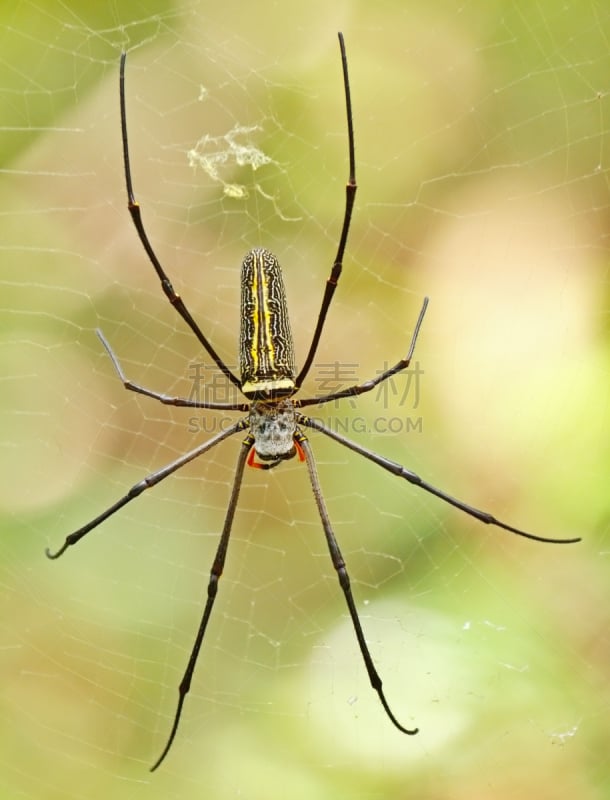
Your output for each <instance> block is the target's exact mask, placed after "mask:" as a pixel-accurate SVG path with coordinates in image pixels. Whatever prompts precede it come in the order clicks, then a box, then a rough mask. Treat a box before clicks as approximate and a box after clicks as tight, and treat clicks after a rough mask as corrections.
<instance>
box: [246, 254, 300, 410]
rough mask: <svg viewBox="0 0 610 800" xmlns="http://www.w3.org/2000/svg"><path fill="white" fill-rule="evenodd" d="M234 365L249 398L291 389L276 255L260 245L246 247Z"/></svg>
mask: <svg viewBox="0 0 610 800" xmlns="http://www.w3.org/2000/svg"><path fill="white" fill-rule="evenodd" d="M240 309H241V322H240V334H239V367H240V372H241V390H242V392H243V393H244V394H245V395H246V397H249V398H251V399H273V398H276V397H282V396H285V395H290V394H292V393H293V392H294V391H295V372H296V370H295V363H294V346H293V343H292V331H291V329H290V320H289V319H288V307H287V305H286V291H285V289H284V280H283V278H282V270H281V267H280V264H279V262H278V260H277V258H276V257H275V256H274V255H273V253H271V252H270V251H269V250H266V249H264V248H262V247H259V248H255V249H254V250H250V251H249V252H248V253H247V254H246V256H245V258H244V260H243V263H242V267H241V306H240Z"/></svg>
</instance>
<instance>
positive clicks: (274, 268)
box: [46, 33, 579, 771]
mask: <svg viewBox="0 0 610 800" xmlns="http://www.w3.org/2000/svg"><path fill="white" fill-rule="evenodd" d="M339 46H340V51H341V64H342V69H343V88H344V93H345V106H346V112H347V143H348V159H349V177H348V181H347V185H346V192H345V210H344V214H343V225H342V229H341V234H340V238H339V245H338V248H337V253H336V256H335V260H334V262H333V264H332V268H331V271H330V275H329V277H328V279H327V281H326V287H325V290H324V294H323V297H322V303H321V307H320V311H319V313H318V318H317V321H316V325H315V328H314V331H313V335H312V340H311V344H310V346H309V351H308V353H307V356H306V358H305V361H304V363H303V366H302V367H301V369H300V371H298V372H297V369H296V366H295V357H294V348H293V343H292V332H291V328H290V321H289V318H288V310H287V306H286V295H285V291H284V283H283V279H282V272H281V269H280V265H279V262H278V260H277V258H276V257H275V256H274V255H273V253H271V252H269V250H266V249H264V248H256V249H253V250H250V252H249V253H247V255H246V256H245V258H244V260H243V263H242V268H241V314H240V317H241V324H240V337H239V367H240V377H237V375H235V374H234V373H233V372H232V371H231V370H230V369H229V367H227V365H226V364H225V362H224V361H223V359H222V358H221V357H220V356H219V355H218V353H217V352H216V350H215V349H214V347H213V346H212V344H211V343H210V341H209V340H208V338H207V336H206V335H205V334H204V333H203V331H202V330H201V328H200V327H199V325H198V324H197V322H196V321H195V319H194V318H193V317H192V316H191V314H190V312H189V311H188V309H187V307H186V305H185V303H184V302H183V300H182V299H181V297H180V296H179V295H178V294H177V293H176V292H175V291H174V288H173V286H172V284H171V281H170V279H169V278H168V276H167V274H166V272H165V270H164V268H163V267H162V266H161V262H160V261H159V259H158V257H157V255H156V253H155V251H154V249H153V247H152V245H151V243H150V240H149V238H148V235H147V233H146V231H145V228H144V223H143V222H142V216H141V211H140V206H139V204H138V202H137V200H136V199H135V195H134V191H133V186H132V179H131V166H130V160H129V148H128V140H127V116H126V103H125V63H126V58H127V56H126V53H123V54H122V55H121V62H120V74H119V96H120V110H121V136H122V143H123V161H124V171H125V183H126V188H127V199H128V209H129V213H130V215H131V218H132V220H133V224H134V225H135V228H136V231H137V233H138V237H139V239H140V242H141V243H142V246H143V247H144V250H145V251H146V254H147V255H148V258H149V260H150V262H151V264H152V266H153V268H154V269H155V272H156V273H157V276H158V278H159V280H160V282H161V287H162V289H163V291H164V293H165V295H166V297H167V299H168V300H169V302H170V304H171V305H172V306H173V308H175V309H176V311H177V312H178V314H179V315H180V316H181V317H182V319H183V320H184V321H185V322H186V324H187V326H188V327H189V328H190V329H191V331H192V332H193V333H194V334H195V336H196V337H197V339H198V340H199V342H200V344H201V345H202V347H203V348H204V350H205V351H206V352H207V354H208V355H209V356H210V358H211V359H212V360H213V361H214V362H215V364H216V366H217V367H218V369H219V370H220V371H221V372H222V373H223V374H224V375H225V377H226V378H227V379H228V380H229V381H230V382H231V383H232V384H233V385H234V386H235V387H237V389H239V391H240V392H241V393H242V394H243V395H244V397H245V398H246V402H241V403H215V402H200V401H198V400H192V399H185V398H181V397H172V396H169V395H166V394H162V393H159V392H156V391H153V390H152V389H147V388H145V387H144V386H141V385H139V384H137V383H134V382H133V381H131V380H129V379H127V377H126V376H125V374H124V372H123V369H122V367H121V365H120V363H119V361H118V359H117V357H116V355H115V354H114V352H113V350H112V348H111V347H110V344H109V343H108V342H107V341H106V339H105V338H104V336H103V334H102V333H101V331H98V332H97V333H98V336H99V338H100V340H101V342H102V344H103V346H104V347H105V349H106V351H107V353H108V355H109V357H110V359H111V361H112V363H113V365H114V368H115V370H116V372H117V374H118V376H119V378H120V380H121V381H122V383H123V386H124V387H125V389H128V390H129V391H132V392H137V393H138V394H142V395H145V396H147V397H151V398H153V399H154V400H157V401H159V402H161V403H165V404H167V405H173V406H183V407H189V408H202V409H210V410H223V411H237V412H241V413H242V414H245V416H242V417H241V418H240V419H238V420H237V421H236V422H234V423H233V424H232V425H231V426H229V427H227V428H226V429H224V430H222V431H221V432H220V433H218V434H216V435H215V436H213V437H212V438H210V439H208V440H207V441H205V442H203V444H199V445H197V447H194V448H193V449H192V450H190V451H189V452H187V453H185V454H184V455H182V456H180V457H179V458H177V459H176V460H175V461H172V462H171V463H170V464H166V465H165V466H164V467H161V469H159V470H157V471H156V472H153V473H151V474H150V475H147V476H146V477H145V478H143V479H142V480H141V481H139V482H138V483H136V484H135V485H134V486H132V487H131V489H129V491H128V492H127V493H126V494H125V495H124V496H123V497H121V498H120V499H119V500H117V502H115V503H114V504H113V505H111V506H110V507H109V508H107V509H106V510H105V511H103V512H102V513H101V514H99V515H98V516H97V517H95V518H94V519H92V520H91V521H90V522H88V523H87V524H86V525H83V526H82V527H81V528H79V529H78V530H76V531H74V532H73V533H71V534H70V535H69V536H67V537H66V539H65V541H64V543H63V545H62V546H61V547H60V548H59V549H58V550H56V551H54V552H52V551H50V550H49V549H47V551H46V553H47V556H48V557H49V558H51V559H55V558H59V556H61V555H62V554H63V553H64V552H65V551H66V550H67V549H68V548H69V547H71V546H72V545H75V544H76V543H77V542H79V541H80V540H81V539H82V538H83V537H84V536H86V535H87V534H88V533H89V532H90V531H92V530H93V529H94V528H97V526H98V525H100V524H101V523H102V522H104V521H105V520H107V519H108V518H109V517H111V516H112V515H113V514H115V513H116V512H117V511H118V510H119V509H121V508H122V507H123V506H125V505H127V503H130V502H131V501H132V500H135V498H136V497H138V496H139V495H141V494H142V492H144V491H145V490H146V489H149V488H151V487H152V486H155V485H156V484H158V483H160V482H161V481H162V480H165V478H167V477H169V476H170V475H172V474H173V473H174V472H176V471H177V470H179V469H180V468H181V467H183V466H184V465H185V464H188V463H189V462H191V461H193V460H194V459H196V458H199V456H202V455H204V453H207V452H208V451H209V450H211V449H212V448H213V447H216V445H218V444H220V443H221V442H223V441H224V440H225V439H229V438H230V437H231V436H234V435H236V434H239V433H243V432H247V433H246V436H245V438H244V439H243V440H242V443H241V447H240V449H239V455H238V458H237V465H236V469H235V474H234V477H233V483H232V488H231V493H230V497H229V503H228V507H227V512H226V516H225V520H224V525H223V528H222V532H221V534H220V541H219V543H218V547H217V550H216V554H215V556H214V560H213V563H212V567H211V571H210V578H209V583H208V589H207V600H206V603H205V606H204V609H203V614H202V617H201V621H200V623H199V628H198V630H197V635H196V637H195V642H194V644H193V648H192V651H191V654H190V657H189V660H188V663H187V666H186V669H185V672H184V675H183V677H182V680H181V682H180V685H179V687H178V703H177V707H176V711H175V715H174V720H173V724H172V727H171V730H170V733H169V736H168V738H167V741H166V743H165V747H164V748H163V751H162V752H161V755H160V756H159V758H158V759H157V761H156V762H155V763H154V764H153V766H152V767H151V771H154V770H156V769H157V767H159V765H160V764H161V763H162V762H163V760H164V759H165V757H166V755H167V754H168V752H169V750H170V748H171V746H172V743H173V741H174V738H175V736H176V733H177V731H178V726H179V723H180V718H181V715H182V710H183V706H184V701H185V699H186V696H187V694H188V692H189V690H190V686H191V681H192V678H193V673H194V670H195V665H196V663H197V658H198V655H199V651H200V649H201V645H202V643H203V639H204V636H205V632H206V629H207V625H208V622H209V619H210V615H211V613H212V608H213V606H214V602H215V600H216V594H217V590H218V582H219V580H220V577H221V575H222V572H223V569H224V565H225V558H226V555H227V549H228V545H229V538H230V535H231V528H232V525H233V518H234V516H235V510H236V507H237V501H238V498H239V492H240V488H241V484H242V479H243V476H244V470H245V467H246V466H250V467H254V468H257V469H264V470H267V469H274V468H275V467H277V466H279V465H280V464H281V463H282V461H285V460H287V459H290V458H294V457H295V456H297V457H298V458H299V459H300V461H303V462H305V464H306V466H307V470H308V474H309V480H310V483H311V488H312V492H313V496H314V500H315V503H316V505H317V509H318V513H319V515H320V520H321V523H322V528H323V531H324V535H325V537H326V543H327V546H328V550H329V553H330V557H331V560H332V564H333V567H334V569H335V570H336V572H337V576H338V579H339V584H340V586H341V589H342V591H343V595H344V597H345V601H346V603H347V609H348V612H349V616H350V619H351V622H352V625H353V628H354V631H355V634H356V638H357V641H358V646H359V648H360V652H361V654H362V658H363V661H364V665H365V667H366V671H367V673H368V677H369V679H370V682H371V685H372V687H373V689H374V690H375V691H376V692H377V695H378V697H379V700H380V701H381V704H382V706H383V708H384V710H385V712H386V714H387V715H388V717H389V718H390V720H391V721H392V723H393V724H394V725H395V726H396V728H398V730H400V731H402V732H403V733H406V734H409V735H413V734H416V733H417V732H418V729H417V728H407V727H404V726H403V725H402V724H401V723H400V722H399V721H398V719H397V718H396V716H395V715H394V713H393V711H392V709H391V708H390V705H389V704H388V701H387V700H386V697H385V694H384V691H383V687H382V681H381V678H380V676H379V673H378V672H377V669H376V668H375V665H374V663H373V659H372V657H371V654H370V652H369V648H368V645H367V642H366V638H365V636H364V632H363V629H362V625H361V623H360V618H359V616H358V611H357V609H356V604H355V601H354V597H353V594H352V590H351V586H350V579H349V575H348V572H347V569H346V566H345V561H344V560H343V556H342V554H341V550H340V548H339V545H338V543H337V540H336V538H335V534H334V532H333V529H332V525H331V522H330V518H329V515H328V512H327V509H326V503H325V501H324V497H323V494H322V490H321V487H320V482H319V479H318V474H317V470H316V465H315V461H314V456H313V452H312V449H311V446H310V444H309V440H308V438H307V437H306V436H305V434H304V432H303V430H304V429H309V430H312V431H315V432H317V433H321V434H323V435H324V436H327V437H329V438H330V439H333V440H334V441H335V442H338V443H339V444H341V445H343V446H344V447H347V448H348V449H349V450H351V451H353V452H354V453H357V454H358V455H361V456H364V458H366V459H368V460H369V461H371V462H373V463H374V464H377V466H379V467H381V468H382V469H384V470H386V471H387V472H389V473H390V474H392V475H395V476H396V477H398V478H402V479H403V480H405V481H407V482H408V483H411V484H413V485H415V486H417V487H419V488H420V489H423V490H424V491H426V492H429V493H430V494H433V495H435V496H436V497H438V498H439V499H441V500H443V501H444V502H445V503H449V504H450V505H452V506H454V507H455V508H458V509H459V510H460V511H463V512H465V513H466V514H469V515H470V516H471V517H474V518H476V519H478V520H480V521H481V522H484V523H486V524H487V525H494V526H496V527H498V528H503V529H504V530H506V531H509V532H511V533H514V534H517V535H518V536H523V537H525V538H527V539H533V540H535V541H539V542H550V543H556V544H567V543H571V542H577V541H579V539H578V538H574V539H551V538H546V537H542V536H536V535H534V534H532V533H527V532H526V531H524V530H520V529H519V528H514V527H512V526H511V525H508V524H506V523H505V522H501V521H500V520H499V519H496V517H494V516H492V515H491V514H489V513H488V512H486V511H481V510H480V509H477V508H474V507H473V506H470V505H468V504H467V503H465V502H463V501H462V500H458V499H456V498H455V497H452V496H451V495H449V494H447V493H446V492H444V491H442V490H441V489H438V488H437V487H435V486H433V485H432V484H430V483H428V482H427V481H425V480H424V479H423V478H421V477H419V475H417V474H416V473H414V472H412V471H411V470H409V469H406V468H405V467H403V466H402V465H401V464H398V463H396V462H394V461H390V460H389V459H387V458H385V457H384V456H382V455H379V454H378V453H375V452H373V451H372V450H369V449H368V448H366V447H363V446H362V445H360V444H357V443H356V442H353V441H351V440H350V439H348V438H346V437H345V436H343V435H342V434H339V433H337V432H336V431H334V430H332V429H331V428H329V427H326V426H325V425H324V424H322V423H321V422H319V421H317V420H315V419H312V418H310V417H307V416H306V415H304V414H303V413H301V411H300V409H301V408H304V407H306V406H314V405H315V406H319V405H322V404H324V403H328V402H330V401H334V400H340V399H342V398H348V397H350V398H353V397H355V396H357V395H360V394H364V393H365V392H370V391H371V390H372V389H373V388H374V387H375V386H377V385H378V384H380V383H382V382H383V381H386V380H388V379H389V378H390V377H391V376H393V375H395V374H396V373H399V372H401V371H403V370H405V369H407V367H408V366H409V364H410V362H411V358H412V355H413V351H414V349H415V343H416V341H417V336H418V334H419V330H420V327H421V324H422V321H423V318H424V314H425V312H426V308H427V305H428V299H427V298H426V299H424V302H423V304H422V307H421V311H420V312H419V317H418V319H417V321H416V324H415V328H414V331H413V334H412V336H411V341H410V344H409V347H408V349H407V354H406V356H405V357H404V358H401V359H400V360H399V361H397V362H396V364H394V366H392V367H390V368H389V369H385V370H384V371H382V372H380V373H379V374H378V375H377V376H376V377H375V378H372V379H371V380H368V381H365V382H363V383H359V384H357V385H354V386H350V387H348V388H345V389H342V390H340V391H335V392H331V393H330V394H326V395H324V396H321V397H313V398H312V397H310V398H304V399H300V398H299V399H295V395H296V394H297V392H298V391H299V389H300V388H301V385H302V383H303V381H304V379H305V378H306V376H307V374H308V373H309V370H310V368H311V366H312V363H313V360H314V357H315V354H316V351H317V348H318V344H319V341H320V337H321V335H322V330H323V328H324V323H325V321H326V316H327V313H328V310H329V308H330V305H331V301H332V299H333V296H334V294H335V290H336V288H337V284H338V282H339V278H340V276H341V270H342V267H343V257H344V253H345V247H346V244H347V237H348V233H349V228H350V223H351V219H352V211H353V206H354V198H355V195H356V188H357V186H356V162H355V155H354V129H353V121H352V104H351V95H350V83H349V77H348V68H347V56H346V51H345V43H344V40H343V35H342V34H341V33H339Z"/></svg>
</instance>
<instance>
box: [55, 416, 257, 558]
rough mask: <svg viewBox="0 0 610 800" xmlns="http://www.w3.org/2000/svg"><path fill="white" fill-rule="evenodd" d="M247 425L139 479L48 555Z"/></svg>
mask: <svg viewBox="0 0 610 800" xmlns="http://www.w3.org/2000/svg"><path fill="white" fill-rule="evenodd" d="M247 427H248V420H247V418H244V419H240V420H238V421H237V422H236V423H235V424H234V425H231V427H230V428H227V429H226V430H224V431H221V432H220V433H218V434H216V436H213V437H212V438H211V439H208V441H207V442H204V443H203V444H200V445H199V446H198V447H195V448H194V449H193V450H190V451H189V452H188V453H185V454H184V455H182V456H180V458H177V459H176V460H175V461H172V462H171V463H170V464H166V465H165V466H164V467H161V469H159V470H157V471H156V472H153V473H151V474H150V475H147V476H146V477H145V478H143V479H142V480H141V481H138V483H136V484H134V485H133V486H132V487H131V489H130V490H129V491H128V492H127V494H125V495H124V496H123V497H121V499H120V500H117V502H116V503H114V504H113V505H111V506H110V508H107V509H106V510H105V511H103V512H102V513H101V514H99V515H98V516H97V517H95V519H92V520H91V522H88V523H87V524H86V525H83V527H82V528H79V529H78V530H76V531H74V533H70V534H69V535H68V536H66V539H65V541H64V543H63V544H62V546H61V547H60V548H59V550H56V551H55V552H52V551H51V550H50V549H49V548H48V547H47V548H46V551H45V552H46V554H47V557H48V558H51V559H55V558H59V557H60V556H61V555H62V554H63V553H65V551H66V550H67V549H68V547H71V546H72V545H74V544H76V543H77V542H79V541H80V540H81V539H82V538H83V536H86V534H88V533H89V531H92V530H93V529H94V528H97V526H98V525H100V524H101V523H102V522H104V521H105V520H107V519H108V518H109V517H111V516H112V515H113V514H115V513H116V512H117V511H118V510H119V509H120V508H123V506H126V505H127V503H130V502H131V501H132V500H135V498H136V497H139V496H140V495H141V494H142V492H143V491H145V490H146V489H150V487H151V486H156V484H157V483H160V482H161V481H162V480H164V479H165V478H167V477H168V476H169V475H171V474H172V473H174V472H176V470H178V469H180V467H183V466H184V465H185V464H188V463H189V461H193V459H195V458H198V457H199V456H201V455H203V453H206V452H207V451H208V450H211V449H212V447H215V446H216V445H217V444H219V443H220V442H222V441H224V440H225V439H228V438H229V436H233V434H235V433H238V432H239V431H243V430H245V429H246V428H247Z"/></svg>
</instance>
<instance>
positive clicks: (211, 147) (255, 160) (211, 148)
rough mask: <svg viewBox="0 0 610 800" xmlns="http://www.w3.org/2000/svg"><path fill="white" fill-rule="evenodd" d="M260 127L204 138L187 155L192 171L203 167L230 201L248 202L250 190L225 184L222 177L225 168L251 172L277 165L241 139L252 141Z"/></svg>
mask: <svg viewBox="0 0 610 800" xmlns="http://www.w3.org/2000/svg"><path fill="white" fill-rule="evenodd" d="M260 130H262V128H261V127H260V126H259V125H251V126H248V125H238V124H236V125H234V126H233V127H232V128H231V130H230V131H228V132H227V133H225V134H223V135H222V136H210V135H209V134H205V136H202V137H201V138H200V139H199V141H198V142H197V144H196V145H195V147H193V148H192V149H191V150H189V151H188V154H187V155H188V161H189V166H191V167H201V169H203V171H204V172H205V173H206V174H207V175H209V176H210V178H212V180H213V181H217V182H219V183H221V184H222V186H223V188H224V193H225V195H227V197H233V198H246V197H248V189H247V188H246V186H244V185H243V184H240V183H233V182H228V181H225V180H224V178H223V177H222V175H221V172H222V169H221V167H224V166H225V165H227V164H228V165H230V166H233V165H237V166H238V167H245V166H250V167H252V171H253V172H254V171H256V170H257V169H259V168H260V167H264V166H266V165H267V164H276V163H277V162H276V161H274V160H273V159H272V158H271V157H270V156H268V155H267V154H266V153H264V152H263V151H262V150H260V149H259V148H258V147H256V146H255V145H253V144H252V143H251V142H250V141H249V140H248V139H247V138H246V141H245V142H242V141H240V139H241V137H249V136H250V134H252V133H254V132H255V131H260Z"/></svg>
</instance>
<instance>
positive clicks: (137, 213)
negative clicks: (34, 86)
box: [119, 52, 241, 388]
mask: <svg viewBox="0 0 610 800" xmlns="http://www.w3.org/2000/svg"><path fill="white" fill-rule="evenodd" d="M126 59H127V53H125V52H123V53H121V67H120V76H119V96H120V105H121V138H122V141H123V164H124V168H125V184H126V187H127V207H128V209H129V213H130V214H131V219H132V220H133V224H134V225H135V228H136V231H137V232H138V236H139V238H140V241H141V242H142V246H143V247H144V249H145V250H146V254H147V255H148V258H149V259H150V262H151V264H152V265H153V267H154V268H155V272H156V273H157V275H158V277H159V280H160V281H161V287H162V289H163V291H164V292H165V295H166V297H167V299H168V300H169V302H170V303H171V304H172V306H173V307H174V308H175V309H176V311H177V312H178V313H179V314H180V316H181V317H182V319H183V320H184V321H185V322H186V324H187V325H188V326H189V328H190V329H191V330H192V331H193V333H194V334H195V336H196V337H197V338H198V339H199V341H200V343H201V344H202V345H203V347H204V348H205V350H206V351H207V352H208V354H209V355H210V356H211V357H212V359H213V360H214V362H215V363H216V365H217V367H218V369H220V370H221V371H222V372H223V373H224V375H226V377H227V378H228V379H229V380H230V381H231V383H233V384H234V385H235V386H237V388H240V386H241V383H240V380H239V378H237V376H236V375H234V374H233V373H232V372H231V370H230V369H229V368H228V367H227V365H226V364H225V363H224V361H223V360H222V358H221V357H220V356H219V355H218V353H217V352H216V350H214V348H213V347H212V345H211V343H210V342H209V340H208V338H207V337H206V336H205V334H204V333H203V331H202V330H201V328H200V327H199V325H197V323H196V322H195V320H194V319H193V317H192V316H191V313H190V311H189V310H188V309H187V307H186V306H185V305H184V302H183V300H182V298H181V297H180V295H179V294H177V293H176V291H175V290H174V287H173V286H172V283H171V281H170V279H169V278H168V277H167V274H166V273H165V270H164V269H163V267H162V266H161V262H160V261H159V259H158V258H157V255H156V253H155V251H154V250H153V246H152V245H151V243H150V240H149V238H148V235H147V233H146V230H145V228H144V223H143V222H142V213H141V210H140V205H139V203H138V202H137V200H136V198H135V195H134V193H133V185H132V182H131V164H130V161H129V145H128V140H127V112H126V103H125V61H126Z"/></svg>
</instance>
